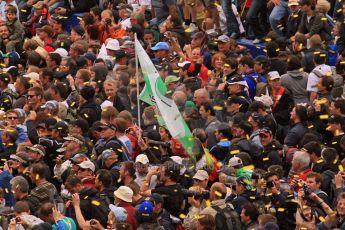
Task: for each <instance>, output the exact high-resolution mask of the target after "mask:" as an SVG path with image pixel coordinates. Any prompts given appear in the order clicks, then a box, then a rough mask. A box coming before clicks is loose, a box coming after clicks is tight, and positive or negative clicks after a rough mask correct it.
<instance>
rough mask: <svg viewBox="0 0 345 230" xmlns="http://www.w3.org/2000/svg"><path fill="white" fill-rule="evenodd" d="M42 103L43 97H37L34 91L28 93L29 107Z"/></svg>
mask: <svg viewBox="0 0 345 230" xmlns="http://www.w3.org/2000/svg"><path fill="white" fill-rule="evenodd" d="M40 101H41V96H40V95H36V94H35V92H34V91H29V92H28V104H29V106H36V105H37V104H39V103H40Z"/></svg>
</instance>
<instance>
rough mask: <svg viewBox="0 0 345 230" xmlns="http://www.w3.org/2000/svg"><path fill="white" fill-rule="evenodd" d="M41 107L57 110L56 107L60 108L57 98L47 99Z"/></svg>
mask: <svg viewBox="0 0 345 230" xmlns="http://www.w3.org/2000/svg"><path fill="white" fill-rule="evenodd" d="M41 108H43V109H46V108H47V109H51V110H56V109H59V102H57V101H55V100H51V101H47V102H46V103H45V104H44V105H42V106H41Z"/></svg>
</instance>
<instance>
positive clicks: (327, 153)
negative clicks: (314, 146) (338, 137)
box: [321, 147, 338, 164]
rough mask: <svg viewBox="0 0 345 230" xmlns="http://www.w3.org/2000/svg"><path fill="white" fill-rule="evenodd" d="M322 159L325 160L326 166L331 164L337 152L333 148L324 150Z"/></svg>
mask: <svg viewBox="0 0 345 230" xmlns="http://www.w3.org/2000/svg"><path fill="white" fill-rule="evenodd" d="M321 153H322V158H323V159H324V160H325V162H326V163H328V164H331V163H332V164H333V161H334V160H335V159H336V158H337V155H338V152H337V150H336V149H335V148H329V147H327V148H324V149H323V150H322V152H321Z"/></svg>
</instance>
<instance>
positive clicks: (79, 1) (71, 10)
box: [64, 0, 98, 15]
mask: <svg viewBox="0 0 345 230" xmlns="http://www.w3.org/2000/svg"><path fill="white" fill-rule="evenodd" d="M72 2H73V6H74V7H72V6H71V4H70V1H69V0H65V4H64V5H65V6H67V8H68V10H67V14H68V15H72V14H75V13H84V12H89V11H90V9H91V8H92V7H94V6H98V0H72Z"/></svg>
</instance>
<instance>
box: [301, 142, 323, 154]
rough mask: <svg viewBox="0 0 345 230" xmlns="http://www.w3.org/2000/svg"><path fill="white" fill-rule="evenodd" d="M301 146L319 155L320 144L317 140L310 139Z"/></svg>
mask: <svg viewBox="0 0 345 230" xmlns="http://www.w3.org/2000/svg"><path fill="white" fill-rule="evenodd" d="M303 148H304V149H306V150H307V151H308V152H309V153H314V154H315V155H316V156H317V157H320V156H321V146H320V143H319V142H317V141H311V142H308V143H307V144H305V145H303Z"/></svg>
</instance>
